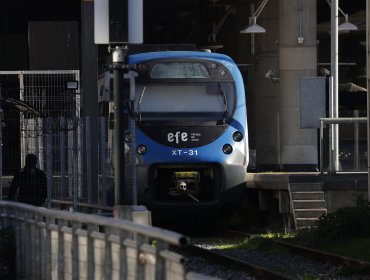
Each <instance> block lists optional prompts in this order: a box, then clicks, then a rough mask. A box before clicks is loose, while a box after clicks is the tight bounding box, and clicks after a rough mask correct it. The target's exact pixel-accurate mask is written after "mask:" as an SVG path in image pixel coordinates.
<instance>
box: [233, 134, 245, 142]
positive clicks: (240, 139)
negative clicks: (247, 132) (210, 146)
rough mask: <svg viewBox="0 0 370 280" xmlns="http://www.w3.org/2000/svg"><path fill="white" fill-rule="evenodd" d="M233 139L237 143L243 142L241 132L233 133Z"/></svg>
mask: <svg viewBox="0 0 370 280" xmlns="http://www.w3.org/2000/svg"><path fill="white" fill-rule="evenodd" d="M233 139H234V141H236V142H240V141H242V140H243V134H242V133H241V132H240V131H235V132H234V133H233Z"/></svg>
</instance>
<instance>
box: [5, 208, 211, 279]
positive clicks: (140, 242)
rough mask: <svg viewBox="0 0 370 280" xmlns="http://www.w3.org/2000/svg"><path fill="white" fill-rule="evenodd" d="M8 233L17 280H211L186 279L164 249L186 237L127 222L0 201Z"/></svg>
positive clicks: (176, 256)
mask: <svg viewBox="0 0 370 280" xmlns="http://www.w3.org/2000/svg"><path fill="white" fill-rule="evenodd" d="M9 227H10V228H12V229H13V231H14V234H15V241H16V242H15V243H16V274H17V279H29V280H33V279H35V280H43V279H45V280H46V279H79V280H80V279H89V280H90V279H107V280H108V279H133V280H137V279H161V280H162V279H175V280H176V279H194V280H195V279H199V280H200V279H212V278H211V277H209V276H205V275H202V274H198V273H194V272H189V273H186V271H185V269H184V264H183V260H184V259H183V257H182V256H181V255H179V254H177V253H175V252H173V251H171V250H170V248H169V247H170V245H177V246H185V245H186V244H187V243H188V239H187V237H186V236H184V235H182V234H179V233H176V232H172V231H168V230H163V229H160V228H156V227H149V226H145V225H140V224H136V223H133V222H130V221H127V220H121V219H117V218H107V217H102V216H98V215H92V214H83V213H75V212H68V211H58V210H51V209H46V208H42V207H34V206H31V205H26V204H22V203H17V202H4V201H0V230H1V229H4V228H9Z"/></svg>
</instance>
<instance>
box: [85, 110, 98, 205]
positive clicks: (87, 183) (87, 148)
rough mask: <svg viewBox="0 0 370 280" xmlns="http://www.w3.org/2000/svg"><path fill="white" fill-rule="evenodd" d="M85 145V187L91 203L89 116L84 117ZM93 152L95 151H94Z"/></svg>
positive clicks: (88, 201)
mask: <svg viewBox="0 0 370 280" xmlns="http://www.w3.org/2000/svg"><path fill="white" fill-rule="evenodd" d="M84 120H85V128H86V130H85V135H86V136H87V137H84V138H85V145H86V173H87V174H86V176H85V178H86V188H87V203H89V204H90V203H92V189H91V186H92V184H91V153H92V152H93V151H91V139H90V135H91V134H90V117H89V116H86V117H85V119H84ZM94 152H95V151H94Z"/></svg>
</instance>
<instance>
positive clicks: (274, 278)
mask: <svg viewBox="0 0 370 280" xmlns="http://www.w3.org/2000/svg"><path fill="white" fill-rule="evenodd" d="M183 252H185V253H186V255H188V256H192V255H196V256H198V257H202V258H205V259H207V260H209V261H211V262H214V263H218V264H219V265H223V266H227V267H229V268H231V269H233V270H240V271H244V272H247V273H249V274H251V275H252V276H255V277H256V278H257V279H266V280H270V279H271V280H293V279H296V278H292V277H289V276H286V275H283V274H280V273H277V272H274V271H272V270H269V269H267V268H265V267H262V266H258V265H255V264H253V263H250V262H246V261H242V260H240V259H237V258H234V257H231V256H227V255H224V254H222V253H218V252H215V251H211V250H208V249H205V248H201V247H199V246H196V245H189V246H187V247H186V248H184V251H183V250H182V253H183Z"/></svg>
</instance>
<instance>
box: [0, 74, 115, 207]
mask: <svg viewBox="0 0 370 280" xmlns="http://www.w3.org/2000/svg"><path fill="white" fill-rule="evenodd" d="M79 81H80V78H79V71H77V70H76V71H7V72H0V83H1V86H0V90H1V115H2V117H1V120H2V126H3V129H2V131H1V133H2V135H1V136H2V137H1V138H0V139H1V142H2V143H1V144H2V149H1V152H2V156H1V157H0V158H1V159H2V161H1V164H2V166H1V167H2V168H1V170H2V177H3V180H2V186H1V188H0V190H1V191H2V195H1V197H4V198H6V196H7V190H8V188H9V185H10V182H11V180H12V178H13V175H14V174H15V173H16V172H17V171H18V170H20V169H21V168H23V166H24V164H25V156H26V155H27V154H29V153H32V154H35V155H37V157H38V167H39V168H40V169H41V170H44V171H45V173H46V175H47V178H48V180H47V181H48V199H47V203H48V205H47V206H48V207H51V205H52V202H58V203H59V204H70V203H72V204H73V203H74V207H76V204H77V203H84V202H87V201H88V200H87V196H88V194H89V193H91V190H89V189H86V188H87V186H85V185H86V184H85V183H84V182H85V181H86V180H85V179H84V177H86V176H90V175H91V174H86V172H91V171H89V169H88V168H84V159H85V163H86V155H84V154H83V153H84V151H86V152H85V154H86V153H98V158H99V159H101V160H98V161H99V162H98V163H97V164H98V170H99V172H98V173H99V174H98V176H96V177H97V180H98V181H99V184H98V186H99V191H98V196H99V197H98V204H99V205H97V207H100V206H101V207H103V208H104V207H106V206H109V205H111V204H112V201H113V198H112V195H111V193H112V191H113V189H114V187H113V183H112V180H113V179H112V178H113V176H112V175H113V163H112V158H111V154H112V152H111V148H108V147H111V146H112V145H111V140H110V138H111V133H109V126H108V121H107V119H106V118H104V117H101V118H100V117H99V119H98V120H93V121H94V124H96V123H97V124H99V128H98V130H99V134H100V136H99V145H98V147H89V145H88V143H89V142H88V141H89V139H88V137H83V135H84V133H86V130H87V129H95V127H94V128H91V122H92V119H91V118H81V115H80V104H81V99H80V88H79V84H80V83H79ZM86 138H87V139H86ZM86 147H87V148H89V150H86ZM84 148H85V149H84Z"/></svg>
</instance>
